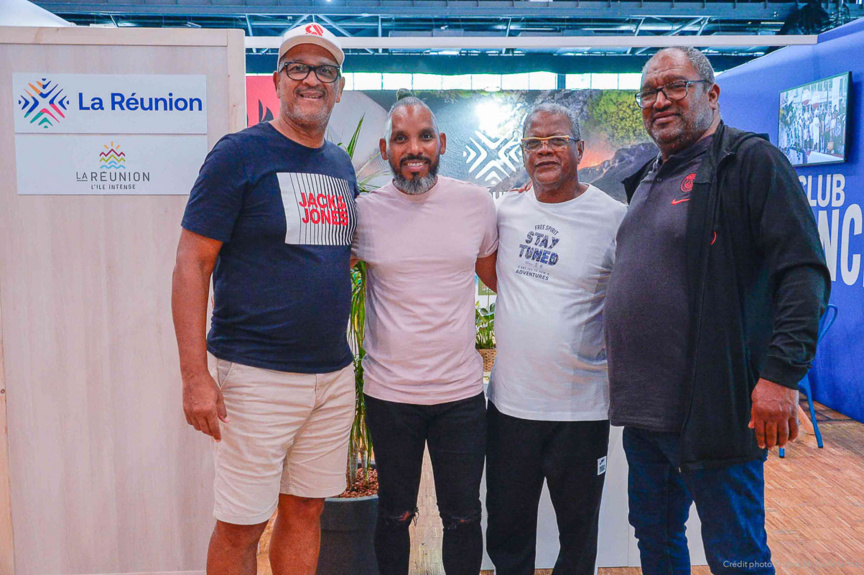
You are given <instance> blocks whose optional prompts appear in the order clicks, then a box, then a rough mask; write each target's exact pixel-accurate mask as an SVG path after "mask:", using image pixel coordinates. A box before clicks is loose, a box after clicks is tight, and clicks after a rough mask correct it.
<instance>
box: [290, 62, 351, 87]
mask: <svg viewBox="0 0 864 575" xmlns="http://www.w3.org/2000/svg"><path fill="white" fill-rule="evenodd" d="M279 70H280V71H282V70H284V71H285V73H286V74H287V75H288V77H289V78H291V79H292V80H296V81H298V82H302V81H303V80H305V79H306V78H307V77H308V76H309V73H310V72H315V77H316V78H318V80H320V81H321V82H323V83H325V84H332V83H333V82H335V81H336V80H338V79H339V77H340V76H341V75H342V71H341V70H339V67H338V66H331V65H329V64H323V65H321V66H310V65H309V64H303V63H302V62H285V63H284V64H282V67H281V68H280V69H279Z"/></svg>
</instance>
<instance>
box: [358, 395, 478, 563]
mask: <svg viewBox="0 0 864 575" xmlns="http://www.w3.org/2000/svg"><path fill="white" fill-rule="evenodd" d="M366 424H367V425H368V426H369V431H370V432H371V434H372V446H373V450H374V452H375V465H376V467H377V469H378V522H377V524H376V526H375V556H376V558H377V559H378V569H379V570H380V572H381V575H407V573H408V563H409V554H410V547H411V541H410V538H409V535H408V526H409V524H410V523H411V519H413V518H414V516H415V515H416V514H417V493H418V491H419V489H420V474H421V471H422V467H423V451H424V448H425V446H426V444H427V443H428V445H429V457H430V458H431V459H432V471H433V474H434V477H435V495H436V498H437V500H438V512H439V514H440V515H441V521H442V522H443V524H444V541H443V545H442V555H443V560H444V572H445V573H447V575H469V574H470V575H477V573H478V572H479V571H480V563H481V561H482V560H483V531H482V529H481V528H480V516H481V507H480V480H481V479H482V477H483V458H484V456H485V453H486V400H485V398H484V397H483V394H482V393H480V394H478V395H476V396H474V397H472V398H469V399H464V400H461V401H453V402H450V403H442V404H439V405H414V404H407V403H395V402H391V401H382V400H380V399H375V398H374V397H369V396H368V395H367V396H366Z"/></svg>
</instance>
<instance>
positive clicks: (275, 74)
mask: <svg viewBox="0 0 864 575" xmlns="http://www.w3.org/2000/svg"><path fill="white" fill-rule="evenodd" d="M273 87H274V88H276V96H277V97H278V96H279V70H276V71H275V72H273Z"/></svg>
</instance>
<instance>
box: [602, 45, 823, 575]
mask: <svg viewBox="0 0 864 575" xmlns="http://www.w3.org/2000/svg"><path fill="white" fill-rule="evenodd" d="M719 95H720V88H719V86H717V84H716V83H715V81H714V71H713V69H712V68H711V64H710V63H709V62H708V60H707V59H706V58H705V56H703V55H702V54H701V53H700V52H699V51H698V50H696V49H694V48H669V49H666V50H661V51H660V52H658V53H657V54H656V55H655V56H654V57H653V58H651V60H649V62H648V63H647V64H646V66H645V69H644V70H643V74H642V90H641V91H640V92H639V94H637V95H636V100H637V103H638V104H639V106H640V107H641V108H642V120H643V124H644V125H645V130H646V131H647V132H648V134H649V135H650V136H651V139H652V140H654V142H655V143H656V144H657V145H658V147H659V148H660V156H659V157H658V158H657V159H656V160H654V161H653V162H651V163H649V164H647V165H646V166H644V167H643V168H642V169H641V170H640V171H639V172H638V173H636V174H634V175H633V176H631V177H630V178H628V179H627V180H626V181H625V182H624V184H625V189H626V190H627V194H628V198H629V199H630V202H631V204H630V210H629V211H628V213H627V216H626V217H625V218H624V221H623V222H622V224H621V228H620V230H619V234H618V238H617V252H616V258H615V268H614V270H613V272H612V277H611V279H610V282H609V289H608V292H607V295H606V312H605V317H606V341H607V346H606V347H607V351H608V361H609V386H610V419H611V422H612V424H613V425H620V426H624V434H623V435H624V451H625V453H626V455H627V462H628V464H629V468H630V475H629V481H628V494H629V520H630V523H631V525H633V527H634V529H635V531H636V537H637V539H638V540H639V551H640V554H641V559H642V570H643V573H645V574H646V575H651V574H661V573H662V574H666V573H689V572H690V557H689V554H688V549H687V538H686V536H685V533H684V531H685V529H684V524H685V522H686V520H687V517H688V515H689V512H690V505H691V503H692V502H694V501H695V503H696V507H697V510H698V512H699V518H700V519H701V521H702V539H703V543H704V545H705V553H706V556H707V559H708V563H709V565H710V567H711V572H712V573H760V574H773V573H774V567H773V565H772V564H771V552H770V550H769V549H768V542H767V536H766V532H765V501H764V472H763V462H764V460H765V457H766V451H765V448H766V447H768V448H770V447H773V446H775V445H779V446H783V445H784V444H785V443H786V442H787V441H789V440H792V439H794V438H795V436H796V435H797V433H798V422H797V419H796V414H797V398H798V393H797V391H796V386H797V383H798V381H800V379H801V378H802V377H803V376H804V375H805V374H806V373H807V370H808V368H809V365H810V362H811V361H812V359H813V354H814V352H815V347H816V331H817V326H818V322H819V317H820V316H821V314H822V311H823V310H824V305H825V303H826V302H827V299H828V291H829V288H830V277H829V275H828V273H827V268H826V266H825V259H824V255H823V253H822V249H821V245H820V242H819V235H818V232H817V230H816V225H815V221H814V220H813V214H812V212H811V210H810V206H809V204H808V202H807V198H806V197H805V195H804V192H803V190H802V189H801V185H800V183H799V182H798V179H797V176H796V174H795V171H794V170H793V169H792V167H791V166H790V165H789V162H788V161H787V160H786V158H785V157H784V156H783V155H782V153H781V152H780V151H779V150H777V149H776V148H774V147H773V146H771V145H770V144H769V143H768V142H766V141H765V140H763V139H761V138H759V137H758V136H757V135H756V134H751V133H746V132H742V131H740V130H736V129H734V128H731V127H729V126H726V125H724V124H723V122H722V121H721V120H720V108H719V101H718V98H719Z"/></svg>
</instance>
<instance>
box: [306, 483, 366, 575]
mask: <svg viewBox="0 0 864 575" xmlns="http://www.w3.org/2000/svg"><path fill="white" fill-rule="evenodd" d="M377 515H378V496H377V495H370V496H369V497H356V498H353V499H352V498H346V499H341V498H335V497H334V498H330V499H327V500H326V501H325V502H324V512H323V513H322V514H321V553H320V554H319V556H318V571H317V575H378V564H377V563H376V562H375V548H374V543H373V538H374V535H375V520H376V518H377Z"/></svg>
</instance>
